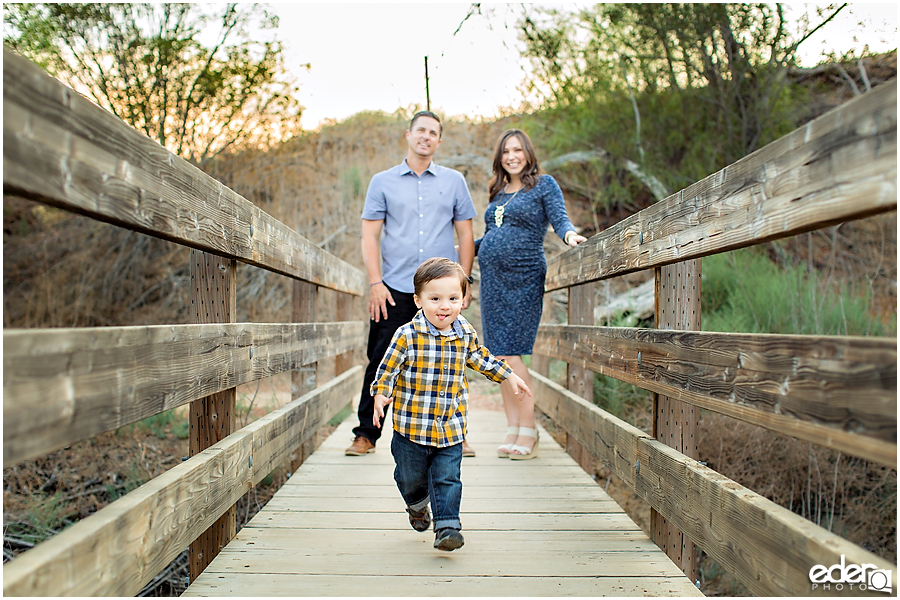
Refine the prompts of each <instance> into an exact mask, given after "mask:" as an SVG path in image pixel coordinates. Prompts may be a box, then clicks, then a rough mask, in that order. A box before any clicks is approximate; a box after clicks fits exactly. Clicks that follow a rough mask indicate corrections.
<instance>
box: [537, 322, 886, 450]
mask: <svg viewBox="0 0 900 600" xmlns="http://www.w3.org/2000/svg"><path fill="white" fill-rule="evenodd" d="M534 351H535V352H536V353H538V354H542V355H544V356H549V357H551V358H555V359H559V360H563V361H566V362H569V363H575V364H578V365H583V366H584V368H586V369H590V370H592V371H594V372H597V373H600V374H602V375H608V376H610V377H614V378H616V379H619V380H621V381H626V382H628V383H632V384H634V385H637V386H638V387H641V388H643V389H646V390H650V391H653V392H657V393H659V394H664V395H666V396H668V397H671V398H676V399H678V400H681V401H684V402H687V403H689V404H693V405H695V406H699V407H700V408H704V409H707V410H712V411H715V412H718V413H721V414H724V415H728V416H730V417H733V418H736V419H740V420H742V421H746V422H749V423H752V424H754V425H758V426H761V427H765V428H767V429H771V430H773V431H777V432H779V433H783V434H786V435H791V436H793V437H797V438H800V439H803V440H807V441H810V442H813V443H815V444H818V445H821V446H825V447H828V448H833V449H835V450H839V451H841V452H845V453H847V454H850V455H852V456H858V457H860V458H865V459H866V460H872V461H875V462H878V463H880V464H883V465H886V466H889V467H895V466H896V464H897V340H896V339H889V338H875V337H871V338H867V337H843V336H815V335H773V334H745V333H708V332H700V331H672V330H658V329H638V328H623V327H591V326H579V325H543V326H541V327H540V329H539V330H538V338H537V342H536V343H535V347H534Z"/></svg>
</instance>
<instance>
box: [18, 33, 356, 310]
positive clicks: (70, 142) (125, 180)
mask: <svg viewBox="0 0 900 600" xmlns="http://www.w3.org/2000/svg"><path fill="white" fill-rule="evenodd" d="M3 193H4V194H11V195H17V196H21V197H24V198H29V199H32V200H37V201H40V202H44V203H46V204H49V205H51V206H55V207H58V208H61V209H64V210H68V211H71V212H75V213H79V214H83V215H87V216H89V217H92V218H94V219H97V220H99V221H106V222H108V223H113V224H115V225H119V226H121V227H126V228H128V229H134V230H135V231H140V232H142V233H146V234H147V235H152V236H154V237H159V238H162V239H165V240H169V241H172V242H176V243H179V244H183V245H185V246H189V247H191V248H196V249H199V250H204V251H207V252H210V253H212V254H217V255H219V256H224V257H228V258H233V259H236V260H239V261H241V262H244V263H247V264H250V265H255V266H257V267H260V268H263V269H268V270H270V271H273V272H276V273H280V274H282V275H286V276H288V277H292V278H295V279H301V280H304V281H308V282H310V283H315V284H317V285H320V286H323V287H326V288H329V289H333V290H337V291H341V292H347V293H350V294H354V295H356V296H361V295H362V294H363V293H364V292H366V291H367V290H368V283H367V280H366V278H365V275H364V274H363V272H362V271H361V270H359V269H357V268H356V267H353V266H351V265H349V264H348V263H346V262H344V261H342V260H341V259H339V258H337V257H335V256H333V255H331V254H329V253H328V252H325V251H324V250H322V249H321V248H319V247H318V246H316V245H315V244H313V243H312V242H310V241H309V240H307V239H306V238H304V237H303V236H301V235H300V234H298V233H296V232H295V231H293V230H292V229H290V228H289V227H287V226H286V225H285V224H283V223H281V222H280V221H278V220H276V219H275V218H273V217H272V216H270V215H268V214H266V213H265V212H263V211H262V210H261V209H259V208H257V207H256V206H254V205H253V204H252V203H251V202H249V201H248V200H246V199H244V198H243V197H241V196H240V195H238V194H237V193H235V192H233V191H232V190H230V189H228V188H227V187H226V186H224V185H222V184H221V183H219V182H218V181H216V180H215V179H213V178H212V177H210V176H209V175H207V174H206V173H204V172H202V171H201V170H200V169H198V168H196V167H195V166H193V165H191V164H190V163H188V162H187V161H185V160H183V159H181V158H179V157H177V156H175V155H174V154H172V153H171V152H169V151H167V150H166V149H165V148H163V147H162V146H160V145H159V144H157V143H156V142H154V141H153V140H151V139H149V138H147V137H146V136H144V135H142V134H140V133H138V132H137V131H135V130H134V129H132V128H131V127H129V126H128V125H126V124H125V123H124V122H122V121H121V120H120V119H118V118H117V117H115V116H114V115H112V114H110V113H109V112H107V111H105V110H103V109H102V108H100V107H98V106H96V105H95V104H93V103H91V102H90V101H89V100H88V99H87V98H85V97H83V96H81V95H80V94H78V93H76V92H74V91H72V90H71V89H70V88H68V87H66V86H65V85H63V84H61V83H60V82H58V81H57V80H55V79H53V78H52V77H50V76H49V75H47V74H46V73H45V72H43V71H42V70H41V69H39V68H38V67H37V66H35V65H33V64H32V63H31V62H29V61H27V60H25V59H24V58H22V57H20V56H18V55H16V54H15V53H14V52H11V51H10V50H8V49H7V48H5V47H4V49H3Z"/></svg>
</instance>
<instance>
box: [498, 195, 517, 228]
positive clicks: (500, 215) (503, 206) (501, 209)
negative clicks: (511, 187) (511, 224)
mask: <svg viewBox="0 0 900 600" xmlns="http://www.w3.org/2000/svg"><path fill="white" fill-rule="evenodd" d="M521 191H522V188H519V189H517V190H516V191H515V192H514V193H513V195H512V196H511V197H510V199H509V200H507V201H506V202H504V203H503V204H501V205H500V206H498V207H497V208H496V209H495V210H494V225H496V226H497V227H500V226H501V225H503V213H504V212H505V211H506V205H507V204H509V203H510V202H512V199H513V198H515V197H516V194H518V193H519V192H521ZM503 193H504V194H505V193H506V187H504V188H503Z"/></svg>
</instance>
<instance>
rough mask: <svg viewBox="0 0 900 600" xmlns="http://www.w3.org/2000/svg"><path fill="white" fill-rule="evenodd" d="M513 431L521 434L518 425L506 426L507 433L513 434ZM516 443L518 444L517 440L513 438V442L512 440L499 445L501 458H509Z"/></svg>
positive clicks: (498, 453)
mask: <svg viewBox="0 0 900 600" xmlns="http://www.w3.org/2000/svg"><path fill="white" fill-rule="evenodd" d="M513 433H514V434H516V435H519V428H518V427H507V428H506V435H511V434H513ZM515 445H516V442H515V440H513V441H512V442H510V443H508V444H503V445H501V446H499V447H498V448H497V456H498V457H500V458H509V449H510V448H512V447H513V446H515Z"/></svg>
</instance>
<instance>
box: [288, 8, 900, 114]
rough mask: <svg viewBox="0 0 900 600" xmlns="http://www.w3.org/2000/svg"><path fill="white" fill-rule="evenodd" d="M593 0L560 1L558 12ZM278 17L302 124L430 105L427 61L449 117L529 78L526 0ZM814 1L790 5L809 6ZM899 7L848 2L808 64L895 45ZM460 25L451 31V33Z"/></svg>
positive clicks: (812, 45) (510, 96) (487, 106)
mask: <svg viewBox="0 0 900 600" xmlns="http://www.w3.org/2000/svg"><path fill="white" fill-rule="evenodd" d="M589 4H590V3H584V2H581V3H566V4H562V3H554V6H555V7H557V8H566V7H568V8H571V7H575V6H588V5H589ZM271 6H272V9H273V10H274V11H275V12H276V13H277V14H278V16H279V19H280V24H279V31H278V33H277V36H278V38H279V39H280V40H282V41H283V42H284V45H285V51H286V58H287V61H288V64H289V66H291V65H294V66H297V65H302V64H305V63H311V69H310V70H309V71H306V70H305V69H300V68H297V69H296V75H297V78H298V82H299V83H300V84H301V85H300V92H299V99H300V102H301V104H303V106H305V107H306V109H305V111H304V113H303V125H304V127H306V128H315V127H316V126H317V125H318V124H319V123H320V122H321V121H322V120H324V119H338V120H340V119H344V118H346V117H348V116H350V115H352V114H355V113H357V112H360V111H363V110H382V111H385V112H388V113H391V112H394V111H395V110H397V109H398V108H408V107H410V106H412V105H414V104H418V105H421V107H422V108H424V107H425V58H424V57H425V56H426V55H427V56H428V74H429V82H430V84H429V87H430V95H431V107H432V109H433V110H436V111H437V112H439V113H440V114H443V115H445V116H448V117H449V116H456V115H467V116H484V117H495V116H497V115H498V114H499V109H500V108H502V107H509V106H516V105H518V103H519V102H520V100H521V94H520V93H519V92H518V90H517V88H518V86H519V84H520V83H521V82H522V80H523V79H524V78H525V77H526V75H527V72H526V70H525V69H526V68H527V64H526V62H525V61H524V60H522V59H520V57H519V53H518V48H519V46H520V43H519V42H518V40H517V32H516V29H515V23H516V21H517V19H518V18H519V16H520V15H521V14H522V6H523V5H522V4H499V3H496V4H495V3H482V8H481V12H482V14H481V15H479V14H474V15H472V16H471V17H470V18H469V19H468V20H466V21H465V23H463V20H464V19H465V17H466V15H467V14H468V13H469V10H470V7H471V6H472V5H471V4H470V3H452V4H432V3H407V4H383V3H366V4H342V3H332V4H307V3H285V4H272V5H271ZM813 6H814V5H811V4H791V5H789V9H790V10H793V11H797V13H799V12H801V11H803V10H807V9H808V10H809V11H810V13H811V16H810V22H813V23H815V22H818V21H817V17H816V16H815V13H814V10H813V8H812V7H813ZM897 10H898V9H897V5H896V4H895V3H888V4H851V5H850V6H849V7H847V8H845V9H844V10H843V11H842V13H841V14H840V15H838V17H837V18H836V19H835V20H833V21H832V22H830V23H829V24H827V25H826V26H825V27H824V28H822V29H821V30H820V31H819V32H818V33H817V34H816V35H815V36H814V37H812V38H810V39H809V40H807V41H806V42H804V44H803V45H802V46H801V50H805V54H804V55H803V58H802V59H801V60H802V61H803V65H804V66H812V65H815V64H816V62H817V59H818V57H819V56H821V53H822V52H823V51H828V50H841V49H845V48H850V47H860V48H861V47H862V45H863V43H868V44H869V47H870V48H871V49H872V50H873V51H883V50H889V49H894V48H896V47H897ZM460 24H462V27H461V28H460V30H459V32H458V33H457V34H456V35H454V31H456V30H457V28H458V27H460Z"/></svg>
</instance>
